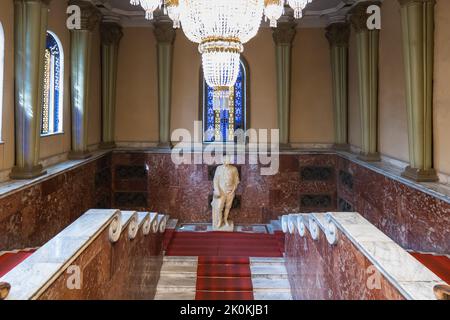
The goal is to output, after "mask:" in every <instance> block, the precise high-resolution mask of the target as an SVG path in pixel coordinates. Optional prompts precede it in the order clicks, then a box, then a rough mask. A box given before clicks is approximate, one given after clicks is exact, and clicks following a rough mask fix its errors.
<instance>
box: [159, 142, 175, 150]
mask: <svg viewBox="0 0 450 320" xmlns="http://www.w3.org/2000/svg"><path fill="white" fill-rule="evenodd" d="M158 148H161V149H172V148H173V145H172V143H171V142H160V143H158Z"/></svg>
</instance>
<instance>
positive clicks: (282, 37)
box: [272, 21, 297, 45]
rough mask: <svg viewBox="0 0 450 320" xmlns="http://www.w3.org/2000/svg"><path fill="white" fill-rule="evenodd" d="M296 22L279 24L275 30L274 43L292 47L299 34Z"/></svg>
mask: <svg viewBox="0 0 450 320" xmlns="http://www.w3.org/2000/svg"><path fill="white" fill-rule="evenodd" d="M296 27H297V23H296V22H295V21H285V22H284V21H282V22H278V27H277V28H274V29H273V33H272V37H273V41H274V42H275V44H277V45H283V44H284V45H290V44H292V41H293V40H294V37H295V35H296V33H297V30H296Z"/></svg>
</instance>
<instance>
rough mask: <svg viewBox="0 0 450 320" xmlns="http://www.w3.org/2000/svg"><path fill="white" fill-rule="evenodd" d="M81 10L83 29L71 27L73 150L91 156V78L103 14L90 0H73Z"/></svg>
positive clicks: (74, 156) (79, 155)
mask: <svg viewBox="0 0 450 320" xmlns="http://www.w3.org/2000/svg"><path fill="white" fill-rule="evenodd" d="M69 4H70V5H78V6H79V7H80V9H81V28H80V29H73V30H70V41H71V54H70V58H71V59H70V60H71V61H70V62H71V70H70V71H71V73H70V74H71V103H72V151H71V153H70V154H69V158H70V159H85V158H88V157H90V156H91V153H90V152H89V150H88V113H89V88H90V78H91V56H92V38H93V32H94V29H95V27H96V25H97V23H98V21H99V18H100V14H99V12H98V10H97V8H96V7H95V6H94V5H93V4H92V3H90V2H88V1H82V0H71V1H70V2H69Z"/></svg>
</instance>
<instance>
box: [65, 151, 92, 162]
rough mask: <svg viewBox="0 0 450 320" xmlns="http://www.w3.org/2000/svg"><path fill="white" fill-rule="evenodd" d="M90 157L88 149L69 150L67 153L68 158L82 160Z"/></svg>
mask: <svg viewBox="0 0 450 320" xmlns="http://www.w3.org/2000/svg"><path fill="white" fill-rule="evenodd" d="M90 157H92V153H90V152H89V151H71V152H70V153H69V159H70V160H84V159H88V158H90Z"/></svg>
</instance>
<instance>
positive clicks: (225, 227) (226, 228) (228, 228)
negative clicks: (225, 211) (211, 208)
mask: <svg viewBox="0 0 450 320" xmlns="http://www.w3.org/2000/svg"><path fill="white" fill-rule="evenodd" d="M212 229H213V231H224V232H233V231H234V223H233V221H229V222H228V225H226V224H224V225H222V226H221V227H220V228H217V227H215V226H214V225H213V228H212Z"/></svg>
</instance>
